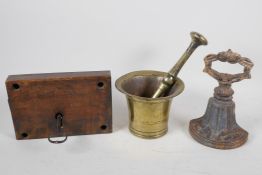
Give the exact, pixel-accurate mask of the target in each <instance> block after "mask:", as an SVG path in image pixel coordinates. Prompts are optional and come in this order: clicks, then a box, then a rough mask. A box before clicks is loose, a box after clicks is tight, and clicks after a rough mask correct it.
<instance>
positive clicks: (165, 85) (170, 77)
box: [152, 32, 208, 98]
mask: <svg viewBox="0 0 262 175" xmlns="http://www.w3.org/2000/svg"><path fill="white" fill-rule="evenodd" d="M190 35H191V39H192V41H191V43H190V45H189V46H188V48H187V49H186V51H185V52H184V54H183V55H182V56H181V57H180V59H179V60H178V61H177V63H176V64H175V65H174V66H173V67H172V69H171V70H170V71H169V72H168V74H167V75H166V76H165V77H164V78H163V80H162V82H161V84H160V85H159V87H158V89H157V90H156V92H155V93H154V95H153V96H152V98H158V97H161V96H163V95H164V94H166V93H167V92H168V91H169V90H170V89H171V87H172V86H173V85H174V84H175V82H176V77H177V75H178V73H179V71H180V70H181V68H182V67H183V66H184V64H185V63H186V61H187V60H188V58H189V57H190V56H191V55H192V53H193V52H194V51H195V49H196V48H197V47H198V46H201V45H207V43H208V42H207V39H206V38H205V37H204V36H203V35H201V34H199V33H197V32H191V33H190Z"/></svg>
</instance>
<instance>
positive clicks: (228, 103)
mask: <svg viewBox="0 0 262 175" xmlns="http://www.w3.org/2000/svg"><path fill="white" fill-rule="evenodd" d="M217 60H218V61H221V62H228V63H231V64H236V63H238V64H240V65H242V66H243V67H244V71H243V73H239V74H233V75H232V74H227V73H220V72H218V71H216V70H214V69H212V68H211V66H212V62H214V61H217ZM204 61H205V68H204V72H206V73H208V74H209V75H210V76H211V77H213V78H215V79H216V80H217V81H218V82H219V86H218V87H216V88H215V89H214V97H211V98H210V99H209V102H208V105H207V109H206V112H205V114H204V116H203V117H201V118H198V119H193V120H191V121H190V125H189V131H190V134H191V136H192V137H193V138H194V139H195V140H196V141H198V142H199V143H201V144H203V145H206V146H209V147H212V148H217V149H232V148H237V147H239V146H241V145H243V144H244V143H245V142H246V141H247V138H248V133H247V131H245V130H244V129H242V128H241V127H240V126H239V125H238V124H237V122H236V119H235V103H234V102H233V101H232V98H233V97H232V95H233V93H234V91H233V89H232V88H231V84H232V83H234V82H238V81H241V80H243V79H249V78H251V76H250V70H251V69H252V67H253V63H252V61H251V60H250V59H248V58H244V57H241V56H240V55H239V54H237V53H234V52H232V51H231V50H228V51H226V52H220V53H218V54H217V55H216V54H210V55H207V56H206V57H205V59H204Z"/></svg>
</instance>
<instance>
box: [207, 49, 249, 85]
mask: <svg viewBox="0 0 262 175" xmlns="http://www.w3.org/2000/svg"><path fill="white" fill-rule="evenodd" d="M217 60H218V61H221V62H228V63H230V64H236V63H238V64H240V65H242V66H243V67H244V71H243V73H238V74H227V73H220V72H218V71H216V70H214V69H212V62H214V61H217ZM204 61H205V68H204V72H206V73H208V74H209V75H210V76H211V77H213V78H215V79H216V80H217V81H219V83H223V84H232V83H234V82H238V81H241V80H243V79H249V78H251V75H250V71H251V69H252V67H253V66H254V64H253V62H252V61H251V60H250V59H248V58H245V57H241V55H239V54H238V53H235V52H232V51H231V50H230V49H229V50H228V51H226V52H219V53H218V54H210V55H207V56H206V57H205V58H204Z"/></svg>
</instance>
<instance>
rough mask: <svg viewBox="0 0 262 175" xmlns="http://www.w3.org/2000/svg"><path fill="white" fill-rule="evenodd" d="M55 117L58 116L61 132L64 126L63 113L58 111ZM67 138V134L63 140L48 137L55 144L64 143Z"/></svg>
mask: <svg viewBox="0 0 262 175" xmlns="http://www.w3.org/2000/svg"><path fill="white" fill-rule="evenodd" d="M55 118H56V127H57V133H60V132H61V130H62V129H63V127H64V126H63V114H61V113H57V114H56V115H55ZM66 140H67V136H65V137H64V139H63V140H52V139H51V137H48V141H49V142H50V143H54V144H59V143H64V142H65V141H66Z"/></svg>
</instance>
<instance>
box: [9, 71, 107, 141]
mask: <svg viewBox="0 0 262 175" xmlns="http://www.w3.org/2000/svg"><path fill="white" fill-rule="evenodd" d="M6 88H7V92H8V101H9V106H10V109H11V113H12V118H13V124H14V128H15V133H16V138H17V139H18V140H20V139H38V138H48V140H49V141H50V142H51V143H62V142H64V141H66V139H67V136H74V135H85V134H99V133H111V132H112V97H111V75H110V72H109V71H94V72H67V73H48V74H25V75H10V76H8V78H7V80H6ZM53 137H64V139H62V140H61V139H59V140H53Z"/></svg>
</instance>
